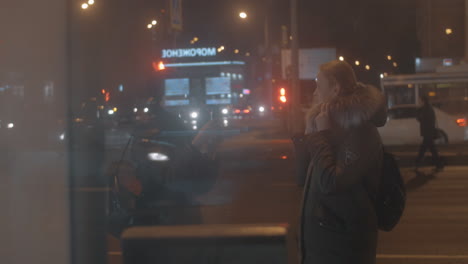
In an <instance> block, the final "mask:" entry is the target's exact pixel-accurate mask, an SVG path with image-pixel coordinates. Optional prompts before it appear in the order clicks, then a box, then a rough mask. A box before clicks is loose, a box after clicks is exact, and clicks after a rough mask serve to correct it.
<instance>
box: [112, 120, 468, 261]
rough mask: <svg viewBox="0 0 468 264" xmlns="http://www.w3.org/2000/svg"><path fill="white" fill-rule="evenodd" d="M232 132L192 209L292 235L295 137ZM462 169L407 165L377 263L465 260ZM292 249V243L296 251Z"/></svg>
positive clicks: (465, 169) (252, 128)
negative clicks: (396, 217) (404, 195)
mask: <svg viewBox="0 0 468 264" xmlns="http://www.w3.org/2000/svg"><path fill="white" fill-rule="evenodd" d="M232 129H238V131H248V132H239V134H237V135H235V136H233V137H230V138H227V139H226V140H225V141H224V142H223V144H222V145H221V147H220V151H219V155H220V158H221V161H222V164H221V169H220V175H219V178H218V180H217V182H216V184H215V186H214V187H213V188H212V189H211V190H210V191H209V192H208V193H206V194H203V195H200V196H198V197H195V202H194V205H193V206H192V207H191V208H190V209H188V210H193V209H194V208H196V209H197V210H198V212H199V213H200V217H201V223H203V224H257V223H288V224H289V225H290V229H291V232H292V233H293V234H295V232H297V223H298V218H299V207H300V202H301V196H302V188H300V187H297V186H296V184H295V179H294V159H293V158H294V157H293V150H292V145H291V143H290V140H289V139H288V137H287V136H286V134H285V133H281V132H280V131H279V130H278V124H277V123H275V122H272V121H263V122H259V121H258V120H247V121H237V122H235V123H234V127H233V128H232ZM390 149H391V150H392V148H390ZM393 150H398V151H399V153H400V158H401V159H400V161H405V158H404V157H405V155H402V154H401V153H412V152H414V151H415V150H414V148H413V147H410V148H407V149H406V151H405V148H393ZM449 150H450V148H448V150H444V151H449ZM459 150H460V147H458V150H457V153H460V151H459ZM444 151H442V152H444ZM395 152H397V151H395ZM396 154H398V153H396ZM406 156H407V157H410V156H411V155H409V154H408V155H406ZM413 158H414V157H411V159H413ZM407 159H409V158H407ZM459 165H460V164H458V165H450V163H449V166H447V167H446V168H445V169H444V170H443V171H442V172H438V173H435V172H433V170H432V168H430V167H423V168H421V169H420V170H419V172H415V171H414V170H413V168H411V167H402V172H403V175H404V178H405V181H406V183H407V188H408V202H407V208H406V211H405V214H404V216H403V218H402V220H401V223H400V224H399V225H398V226H397V228H396V229H395V230H394V231H392V232H389V233H384V232H381V234H380V240H379V248H378V256H377V257H378V263H379V264H387V263H395V264H397V263H398V264H406V263H408V264H410V263H411V264H419V263H425V264H427V263H429V264H431V263H444V264H445V263H468V254H467V249H468V208H467V207H466V204H467V203H468V196H467V195H466V194H467V193H468V177H467V174H468V166H459ZM466 165H468V163H467V164H466ZM194 224H199V223H194ZM108 241H109V248H108V251H109V252H108V253H109V263H113V264H114V263H115V264H117V263H121V260H120V257H121V253H120V250H119V242H118V241H117V240H116V239H114V238H112V237H110V236H109V239H108ZM295 246H296V245H290V247H291V249H292V250H293V248H294V247H295ZM295 257H296V256H294V255H293V256H291V261H295V260H296V258H295ZM291 263H294V262H291Z"/></svg>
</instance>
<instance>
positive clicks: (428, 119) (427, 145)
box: [416, 95, 443, 170]
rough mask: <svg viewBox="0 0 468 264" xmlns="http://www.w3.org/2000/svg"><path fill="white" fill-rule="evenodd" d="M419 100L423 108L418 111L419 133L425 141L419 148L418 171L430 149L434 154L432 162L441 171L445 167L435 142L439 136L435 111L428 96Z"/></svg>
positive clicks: (423, 96) (422, 96)
mask: <svg viewBox="0 0 468 264" xmlns="http://www.w3.org/2000/svg"><path fill="white" fill-rule="evenodd" d="M419 99H420V103H421V107H420V108H419V109H418V113H417V119H418V121H419V131H420V134H421V137H422V138H423V141H422V143H421V146H420V147H419V154H418V157H417V159H416V169H417V168H418V167H419V166H420V165H421V162H422V160H423V158H424V154H425V153H426V151H427V150H428V149H429V150H430V151H431V153H432V160H433V163H434V165H435V166H436V169H437V170H440V169H442V167H443V166H442V162H441V160H440V157H439V152H438V151H437V148H436V146H435V144H434V140H435V139H436V138H437V136H438V133H437V129H436V116H435V113H434V109H433V108H432V106H431V103H430V102H429V98H428V97H427V96H426V95H421V96H420V97H419Z"/></svg>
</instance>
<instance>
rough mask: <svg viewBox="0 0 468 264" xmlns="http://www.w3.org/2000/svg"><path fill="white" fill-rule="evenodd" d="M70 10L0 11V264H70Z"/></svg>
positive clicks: (50, 0) (54, 0)
mask: <svg viewBox="0 0 468 264" xmlns="http://www.w3.org/2000/svg"><path fill="white" fill-rule="evenodd" d="M67 4H68V1H63V0H44V1H28V0H2V1H1V4H0V5H1V7H0V32H1V34H0V179H1V184H0V201H1V212H2V213H1V217H0V234H1V238H0V245H1V247H0V248H1V249H0V263H5V264H6V263H49V264H63V263H70V259H71V252H70V249H71V247H70V241H71V238H70V216H69V214H70V204H69V188H68V187H69V170H68V156H69V152H68V151H67V145H68V142H69V134H67V133H66V132H67V131H66V127H67V112H68V111H67V93H68V91H67V90H68V89H69V86H68V81H67V69H68V62H69V61H68V57H67V48H66V46H67V45H66V44H67V34H66V32H67V15H66V14H67ZM102 242H103V241H101V244H102Z"/></svg>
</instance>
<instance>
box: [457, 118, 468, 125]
mask: <svg viewBox="0 0 468 264" xmlns="http://www.w3.org/2000/svg"><path fill="white" fill-rule="evenodd" d="M457 125H458V126H460V127H466V126H467V123H466V119H465V118H458V119H457Z"/></svg>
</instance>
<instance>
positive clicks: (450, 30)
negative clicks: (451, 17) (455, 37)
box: [445, 28, 453, 35]
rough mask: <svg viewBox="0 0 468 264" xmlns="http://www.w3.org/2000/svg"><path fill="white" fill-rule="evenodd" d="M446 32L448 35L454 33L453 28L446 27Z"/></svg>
mask: <svg viewBox="0 0 468 264" xmlns="http://www.w3.org/2000/svg"><path fill="white" fill-rule="evenodd" d="M445 34H447V35H452V34H453V30H452V29H451V28H446V29H445Z"/></svg>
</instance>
